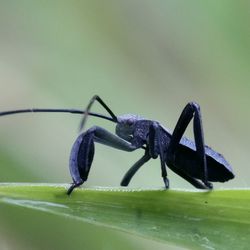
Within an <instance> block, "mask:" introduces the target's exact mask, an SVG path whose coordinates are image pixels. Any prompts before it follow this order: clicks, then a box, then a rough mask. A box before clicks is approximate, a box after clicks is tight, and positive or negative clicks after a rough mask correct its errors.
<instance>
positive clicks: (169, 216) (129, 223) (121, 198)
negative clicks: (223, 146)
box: [0, 184, 250, 249]
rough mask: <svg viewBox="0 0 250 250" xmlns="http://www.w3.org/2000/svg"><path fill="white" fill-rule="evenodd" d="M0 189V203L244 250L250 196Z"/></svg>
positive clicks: (191, 244)
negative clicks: (68, 193) (69, 194)
mask: <svg viewBox="0 0 250 250" xmlns="http://www.w3.org/2000/svg"><path fill="white" fill-rule="evenodd" d="M67 187H68V185H47V184H44V185H43V184H40V185H35V184H1V185H0V202H3V203H8V204H13V205H16V206H23V207H28V208H33V209H38V210H42V211H45V212H49V213H53V214H58V215H63V216H68V217H72V218H76V219H79V220H83V221H85V222H89V223H93V224H99V225H104V226H107V227H111V228H116V229H118V230H122V231H126V232H129V233H133V234H137V235H141V236H144V237H147V238H151V239H155V240H160V241H165V242H171V243H173V244H175V245H179V246H185V247H187V248H191V249H247V248H248V246H249V245H250V238H249V235H250V190H247V189H245V190H244V189H243V190H216V191H192V192H191V191H184V190H167V191H166V190H132V189H127V188H91V189H89V188H87V189H84V188H82V189H77V190H75V191H74V192H73V194H72V195H71V196H67V195H66V190H67Z"/></svg>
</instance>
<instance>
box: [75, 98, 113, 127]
mask: <svg viewBox="0 0 250 250" xmlns="http://www.w3.org/2000/svg"><path fill="white" fill-rule="evenodd" d="M95 101H98V102H99V103H100V104H101V105H102V107H104V108H105V109H106V111H107V112H108V113H109V114H110V116H111V117H112V118H110V120H111V121H113V122H116V123H117V117H116V115H115V114H114V113H113V112H112V110H111V109H110V108H109V107H108V106H107V105H106V104H105V102H104V101H103V100H102V99H101V98H100V97H99V96H98V95H95V96H93V97H92V98H91V100H90V101H89V104H88V105H87V107H86V109H85V113H84V116H83V118H82V121H81V123H80V127H79V130H80V131H81V130H83V127H84V125H85V123H86V121H87V118H88V115H90V114H91V113H90V112H89V111H90V109H91V107H92V105H93V104H94V102H95Z"/></svg>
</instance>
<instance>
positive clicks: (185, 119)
mask: <svg viewBox="0 0 250 250" xmlns="http://www.w3.org/2000/svg"><path fill="white" fill-rule="evenodd" d="M192 118H194V120H193V131H194V139H195V145H196V151H197V154H198V157H199V159H200V162H201V164H202V170H203V180H202V181H203V183H204V185H205V186H206V187H207V188H209V189H211V188H212V187H213V186H212V184H211V183H210V182H208V173H207V160H206V154H205V143H204V133H203V127H202V119H201V112H200V107H199V105H198V104H197V103H195V102H190V103H188V104H187V105H186V107H185V108H184V109H183V111H182V113H181V115H180V118H179V120H178V122H177V124H176V126H175V129H174V131H173V134H172V138H171V141H170V144H169V147H168V152H167V156H168V160H167V162H168V164H172V162H173V161H174V160H173V157H174V155H175V152H176V150H177V148H178V145H179V143H180V140H181V138H182V136H183V134H184V132H185V130H186V128H187V126H188V124H189V123H190V121H191V119H192ZM184 179H186V180H187V181H189V182H190V180H189V178H188V177H186V178H184ZM192 184H193V183H192Z"/></svg>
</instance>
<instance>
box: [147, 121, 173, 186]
mask: <svg viewBox="0 0 250 250" xmlns="http://www.w3.org/2000/svg"><path fill="white" fill-rule="evenodd" d="M149 153H150V155H151V156H152V158H154V159H155V158H157V156H158V155H160V161H161V176H162V178H163V182H164V184H165V187H166V188H169V180H168V178H167V168H166V163H165V157H164V150H163V145H162V142H161V133H160V130H159V124H158V123H156V122H153V123H152V125H151V126H150V127H149Z"/></svg>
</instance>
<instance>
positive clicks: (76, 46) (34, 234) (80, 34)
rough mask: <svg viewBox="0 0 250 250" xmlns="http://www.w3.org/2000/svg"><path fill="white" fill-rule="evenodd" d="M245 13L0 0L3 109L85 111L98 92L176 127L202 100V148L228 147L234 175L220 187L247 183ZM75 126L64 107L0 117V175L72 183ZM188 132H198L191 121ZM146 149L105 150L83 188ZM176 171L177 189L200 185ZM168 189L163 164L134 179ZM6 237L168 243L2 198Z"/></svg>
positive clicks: (29, 241)
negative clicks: (7, 203)
mask: <svg viewBox="0 0 250 250" xmlns="http://www.w3.org/2000/svg"><path fill="white" fill-rule="evenodd" d="M249 9H250V2H249V1H244V0H242V1H241V0H240V1H233V0H228V1H216V0H212V1H198V0H190V1H185V0H179V1H174V0H172V1H163V0H156V1H150V0H148V1H147V0H136V1H132V0H127V1H125V0H124V1H119V0H118V1H117V0H113V1H111V0H106V1H93V0H92V1H59V0H57V1H28V0H27V1H26V0H23V1H16V0H13V1H0V90H1V95H0V98H1V101H0V110H8V109H15V108H27V107H43V108H49V107H54V108H57V107H58V108H60V107H65V108H81V109H83V108H85V106H86V104H87V103H88V101H89V99H90V98H91V97H92V96H93V95H94V94H98V95H100V96H101V97H102V98H103V100H104V101H106V103H107V104H108V105H109V106H110V107H111V108H112V110H113V111H114V113H115V114H117V115H119V114H124V113H134V114H140V115H142V116H144V117H147V118H150V119H155V120H158V121H160V122H161V123H162V124H163V125H164V126H166V127H168V128H170V129H173V128H174V126H175V124H176V121H177V119H178V117H179V115H180V112H181V111H182V109H183V107H184V106H185V104H186V103H187V102H188V101H191V100H195V101H197V102H198V103H199V104H200V105H201V109H202V115H203V125H204V130H205V141H206V144H208V145H210V146H212V147H213V148H214V149H215V150H217V151H219V152H221V153H223V155H224V156H225V157H226V159H227V160H228V161H229V162H230V163H231V165H232V166H233V168H234V171H235V174H236V178H235V180H233V181H230V182H228V183H226V184H220V183H219V184H216V185H215V187H216V188H220V187H229V188H237V187H249V186H250V167H249V164H248V162H249V159H248V156H249V141H250V136H249V127H250V114H249V107H250V98H249V97H250V73H249V72H250V57H249V56H250V25H249V24H250V15H249ZM94 109H95V111H97V112H102V113H103V112H104V111H103V110H102V109H101V108H100V107H99V106H98V105H96V106H95V108H94ZM79 121H80V117H79V116H77V115H67V114H57V115H55V114H54V115H52V114H34V115H31V114H27V115H17V116H12V117H3V118H1V119H0V137H1V140H0V171H1V175H0V181H1V182H52V183H70V182H71V178H70V175H69V171H68V158H69V152H70V149H71V146H72V143H73V142H74V140H75V138H76V136H77V129H78V126H79ZM94 124H96V125H99V126H103V127H105V128H107V129H109V130H110V131H114V125H113V124H111V123H109V122H106V121H102V120H98V119H96V118H91V119H89V120H88V124H87V125H88V127H90V126H92V125H94ZM186 135H188V136H189V137H191V138H193V135H192V128H191V127H190V128H189V130H188V131H187V133H186ZM141 155H142V152H140V150H139V151H138V152H133V153H126V152H120V151H117V150H114V149H111V148H107V147H104V146H102V145H97V146H96V155H95V159H94V163H93V166H92V171H91V172H90V176H89V180H88V182H87V183H86V184H85V186H94V185H99V186H118V185H119V182H120V180H121V178H122V177H123V174H124V173H125V172H126V170H127V169H128V168H129V167H130V166H131V165H132V164H133V163H134V162H135V161H136V160H137V159H138V158H139V157H140V156H141ZM169 176H170V181H171V187H172V188H192V187H191V186H190V185H189V184H188V183H186V182H185V181H184V180H182V179H181V178H179V177H178V176H176V175H174V174H172V173H171V172H170V171H169ZM162 184H163V183H162V180H161V178H160V166H159V162H158V161H151V162H150V163H147V164H146V165H145V167H144V168H143V169H142V170H141V171H140V172H138V174H137V175H136V176H135V178H134V179H133V181H132V182H131V186H132V187H147V188H148V187H162ZM0 242H1V249H57V248H61V249H79V248H80V249H117V248H118V247H119V249H138V248H143V249H152V248H153V247H154V248H156V247H157V248H158V249H165V247H164V244H162V243H156V242H153V241H150V240H148V239H147V240H146V239H141V238H139V237H135V236H132V235H128V234H125V233H121V232H119V233H118V232H115V231H114V230H110V229H106V228H101V227H97V226H93V225H88V224H83V223H82V222H81V223H80V222H77V221H72V220H70V219H67V218H60V217H57V216H52V215H46V214H43V213H41V212H34V211H27V210H25V209H22V208H20V209H17V208H13V207H9V206H3V205H1V206H0ZM173 249H175V248H174V247H173Z"/></svg>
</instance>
